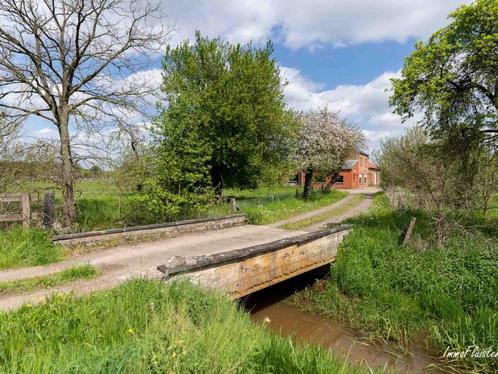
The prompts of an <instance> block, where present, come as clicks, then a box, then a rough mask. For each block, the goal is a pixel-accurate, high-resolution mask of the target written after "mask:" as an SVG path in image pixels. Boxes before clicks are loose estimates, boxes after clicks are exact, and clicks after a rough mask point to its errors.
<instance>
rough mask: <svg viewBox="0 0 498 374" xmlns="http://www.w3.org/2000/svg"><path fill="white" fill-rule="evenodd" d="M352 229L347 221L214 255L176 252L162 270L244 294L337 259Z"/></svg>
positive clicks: (171, 275)
mask: <svg viewBox="0 0 498 374" xmlns="http://www.w3.org/2000/svg"><path fill="white" fill-rule="evenodd" d="M350 231H351V226H348V225H343V226H339V227H335V228H332V229H327V230H321V231H315V232H311V233H307V234H301V235H297V236H292V237H289V238H285V239H281V240H277V241H273V242H269V243H264V244H260V245H255V246H250V247H245V248H241V249H235V250H231V251H226V252H219V253H216V254H213V255H202V256H190V257H182V256H174V257H172V258H170V259H169V260H168V261H167V262H166V263H165V264H163V265H160V266H158V270H159V271H161V272H162V273H164V279H165V280H171V279H179V278H181V279H189V280H191V281H193V282H194V283H198V284H200V285H201V286H203V287H205V288H209V289H216V290H218V291H222V292H224V293H226V294H228V295H229V296H230V297H231V298H234V299H235V298H240V297H243V296H246V295H249V294H251V293H253V292H256V291H259V290H261V289H264V288H266V287H269V286H272V285H274V284H276V283H279V282H282V281H285V280H287V279H289V278H292V277H295V276H297V275H300V274H303V273H306V272H308V271H310V270H313V269H316V268H317V267H320V266H323V265H325V264H328V263H330V262H332V261H334V260H335V257H336V255H337V248H338V246H339V244H340V242H341V241H342V239H343V238H344V236H345V235H347V234H348V233H349V232H350Z"/></svg>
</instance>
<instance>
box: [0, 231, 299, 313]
mask: <svg viewBox="0 0 498 374" xmlns="http://www.w3.org/2000/svg"><path fill="white" fill-rule="evenodd" d="M300 233H301V234H302V233H304V232H303V231H288V230H283V229H278V228H272V227H267V226H256V225H244V226H237V227H231V228H227V229H222V230H216V231H210V232H203V233H192V234H187V235H183V236H179V237H176V238H168V239H163V240H158V241H154V242H146V243H137V244H134V245H124V246H119V247H114V248H109V249H103V250H99V251H96V252H92V253H88V254H85V255H81V256H78V257H73V258H70V259H68V260H66V261H62V262H60V263H57V264H52V265H47V266H36V267H31V268H22V269H13V270H4V271H0V281H10V280H20V279H26V278H32V277H39V276H44V275H49V274H53V273H55V272H58V271H61V270H64V269H68V268H70V267H72V266H75V265H81V264H90V265H93V266H96V267H99V268H101V269H102V275H101V276H99V277H98V278H95V279H90V280H81V281H76V282H73V283H70V284H65V285H63V286H58V287H53V288H50V289H44V290H39V291H32V292H29V293H25V294H17V295H9V294H4V295H0V309H14V308H17V307H19V306H21V305H22V304H25V303H31V304H35V303H39V302H41V301H43V300H44V299H45V298H46V297H47V296H49V295H50V294H52V293H54V292H55V293H59V292H71V291H74V292H75V293H76V294H78V295H79V294H85V293H88V292H92V291H95V290H100V289H106V288H111V287H114V286H116V285H118V284H119V283H122V282H124V281H125V280H126V279H129V278H132V277H146V278H160V277H161V275H162V274H161V273H160V272H159V271H158V270H157V269H156V268H157V266H158V265H160V264H161V263H163V262H165V261H166V260H167V259H168V258H170V257H172V256H195V255H208V254H213V253H218V252H221V251H228V250H233V249H239V248H244V247H248V246H252V245H258V244H263V243H267V242H272V241H275V240H279V239H283V238H285V237H291V236H295V235H298V234H300Z"/></svg>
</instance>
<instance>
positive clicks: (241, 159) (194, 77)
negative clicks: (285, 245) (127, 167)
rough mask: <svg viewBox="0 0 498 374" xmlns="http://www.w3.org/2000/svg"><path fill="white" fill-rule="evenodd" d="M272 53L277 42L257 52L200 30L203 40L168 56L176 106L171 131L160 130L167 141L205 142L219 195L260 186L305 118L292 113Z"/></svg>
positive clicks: (169, 92) (168, 86) (170, 95)
mask: <svg viewBox="0 0 498 374" xmlns="http://www.w3.org/2000/svg"><path fill="white" fill-rule="evenodd" d="M272 52H273V48H272V45H271V44H267V45H266V47H264V48H261V49H257V48H254V47H252V46H251V45H247V46H241V45H239V44H236V45H233V44H229V43H227V42H224V41H222V40H220V39H212V40H210V39H207V38H203V37H201V35H200V33H196V39H195V43H193V44H191V43H189V42H188V41H187V42H184V43H183V44H181V45H179V46H178V47H176V48H168V49H167V51H166V55H165V57H164V60H163V69H164V82H163V87H162V88H163V91H164V92H165V94H166V96H167V101H168V104H167V107H166V108H165V109H164V118H166V123H167V126H165V127H163V128H161V129H159V132H160V133H161V134H162V136H163V139H168V138H169V137H170V132H172V133H173V134H176V133H184V134H189V136H192V137H193V138H192V139H190V138H186V139H183V138H181V137H178V138H177V142H178V143H182V142H184V141H185V142H190V141H193V140H194V139H195V141H199V142H200V144H199V145H198V147H199V149H202V156H203V157H206V165H207V168H208V169H209V174H210V178H211V182H212V185H213V187H214V188H215V190H216V192H217V193H218V194H219V193H221V190H222V188H223V187H227V186H228V187H255V186H256V185H257V184H258V182H259V181H260V180H261V178H263V177H264V175H265V174H272V173H274V171H275V168H278V167H279V166H280V165H281V164H283V163H285V161H286V156H287V155H288V154H289V147H290V146H291V142H290V141H289V140H290V139H292V137H293V134H294V133H295V124H296V123H297V121H294V120H293V115H292V113H290V112H288V111H287V110H286V109H285V104H284V97H283V93H282V83H281V80H280V75H279V69H278V66H277V63H276V61H275V60H274V59H273V58H272V57H271V55H272ZM178 146H179V147H183V146H180V145H178ZM191 146H192V148H195V147H197V146H196V145H195V144H194V143H192V144H191ZM180 162H188V161H187V160H184V159H182V160H181V161H180ZM203 165H204V164H203ZM182 168H183V169H185V170H188V171H192V170H190V169H188V168H187V166H184V167H182ZM165 170H167V168H166V169H165ZM203 170H204V169H203ZM269 171H270V172H269Z"/></svg>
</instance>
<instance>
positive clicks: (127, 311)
mask: <svg viewBox="0 0 498 374" xmlns="http://www.w3.org/2000/svg"><path fill="white" fill-rule="evenodd" d="M0 341H1V342H2V344H1V345H0V371H2V372H6V373H42V372H43V373H230V372H233V373H353V372H362V371H361V370H360V369H351V368H350V367H349V366H347V365H346V364H344V363H341V362H339V361H338V360H336V359H335V358H333V357H332V356H330V355H329V354H328V353H327V352H326V351H324V350H321V349H319V348H314V347H307V346H295V345H294V344H293V343H292V342H291V341H290V340H287V339H284V338H282V337H279V336H277V335H273V334H271V333H270V332H269V331H268V330H266V329H264V328H262V327H258V326H255V325H253V324H252V323H251V321H250V319H249V316H248V315H247V314H246V313H244V312H242V311H241V310H239V309H238V307H237V305H236V304H235V303H233V302H231V301H230V300H228V298H226V297H224V296H219V295H215V294H207V293H204V292H202V291H201V290H199V289H198V288H196V287H194V286H193V285H191V284H188V283H173V284H169V285H165V284H162V283H159V282H153V281H144V280H132V281H129V282H127V283H126V284H124V285H123V286H120V287H118V288H116V289H113V290H110V291H106V292H101V293H96V294H93V295H90V296H86V297H82V298H79V299H77V298H75V297H73V296H54V297H52V298H51V299H50V300H49V301H48V302H47V303H46V304H43V305H39V306H36V307H30V306H29V305H27V306H24V307H22V308H21V309H20V310H18V311H16V312H11V313H4V314H0Z"/></svg>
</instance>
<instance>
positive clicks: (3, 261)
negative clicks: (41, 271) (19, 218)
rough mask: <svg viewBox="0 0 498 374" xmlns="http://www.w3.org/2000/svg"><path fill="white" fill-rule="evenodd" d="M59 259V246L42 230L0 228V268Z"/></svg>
mask: <svg viewBox="0 0 498 374" xmlns="http://www.w3.org/2000/svg"><path fill="white" fill-rule="evenodd" d="M61 259H62V250H61V248H60V247H59V246H56V245H54V243H52V240H51V239H50V237H49V235H48V233H47V232H45V231H43V230H35V229H33V230H25V229H23V228H22V227H13V228H11V229H8V230H0V269H6V268H13V267H21V266H35V265H44V264H49V263H52V262H56V261H59V260H61Z"/></svg>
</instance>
